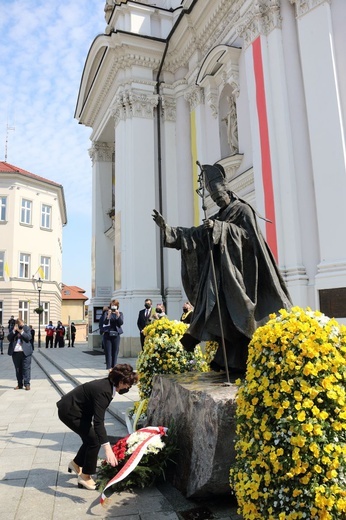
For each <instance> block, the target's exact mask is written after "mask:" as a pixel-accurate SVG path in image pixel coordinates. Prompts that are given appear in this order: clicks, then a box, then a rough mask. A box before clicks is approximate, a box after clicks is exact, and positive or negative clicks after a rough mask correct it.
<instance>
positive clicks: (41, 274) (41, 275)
mask: <svg viewBox="0 0 346 520" xmlns="http://www.w3.org/2000/svg"><path fill="white" fill-rule="evenodd" d="M37 272H38V275H39V277H40V278H41V279H42V280H44V270H43V269H42V266H40V267H39V268H38V269H37Z"/></svg>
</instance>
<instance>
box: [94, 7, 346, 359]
mask: <svg viewBox="0 0 346 520" xmlns="http://www.w3.org/2000/svg"><path fill="white" fill-rule="evenodd" d="M202 4H203V8H202ZM183 5H184V6H186V3H185V4H183ZM256 5H257V4H255V2H252V1H250V0H249V1H247V2H245V1H244V2H241V1H240V0H237V1H235V2H230V3H228V4H227V6H228V7H227V6H226V3H224V2H222V1H221V0H217V1H215V2H208V4H207V5H205V4H204V3H203V2H196V3H194V7H193V9H192V11H191V12H190V13H189V14H186V13H185V15H184V16H182V19H181V22H180V24H179V26H178V27H177V28H176V30H175V32H174V34H173V35H172V37H171V38H170V40H169V45H168V49H167V54H166V55H165V61H164V63H163V67H162V70H161V75H160V78H159V80H160V84H159V94H160V95H161V96H162V97H161V102H162V106H160V105H158V100H157V101H156V104H154V103H153V104H152V105H151V108H152V111H151V112H150V110H149V111H148V112H146V113H145V114H143V113H142V114H138V113H135V112H133V109H134V107H135V104H134V105H131V103H132V101H131V100H130V102H129V101H128V100H127V101H126V100H125V98H123V99H122V101H121V102H120V103H119V104H118V105H117V101H116V99H118V97H117V96H118V94H119V92H120V91H122V89H123V91H124V92H125V91H128V90H129V91H131V88H132V91H135V92H136V94H139V95H142V94H143V95H144V97H145V96H148V95H151V96H155V95H156V86H155V78H156V75H157V70H158V67H159V62H160V60H161V58H162V53H163V49H164V47H163V46H161V47H160V46H159V44H157V42H155V43H154V42H153V41H151V40H150V39H142V40H141V48H140V49H141V50H140V54H141V56H140V57H139V56H137V55H131V59H133V60H134V61H135V62H136V60H137V61H138V60H139V62H140V63H133V65H132V67H129V68H127V69H126V70H125V69H122V67H121V66H120V65H119V70H118V72H117V76H116V78H117V79H114V77H115V76H114V77H112V78H111V75H110V72H111V70H112V66H111V64H110V63H109V64H108V68H107V75H109V76H107V78H106V77H105V78H104V80H102V75H101V77H100V78H99V80H98V81H99V85H98V86H97V87H95V92H96V88H98V89H99V92H100V96H101V92H102V88H103V86H105V85H106V83H107V81H108V82H109V83H110V84H112V89H113V90H112V92H113V93H114V95H113V99H112V103H111V104H112V109H111V111H112V116H114V117H115V120H114V133H115V156H116V159H115V170H116V173H115V175H116V193H117V202H116V215H115V230H114V237H113V239H112V240H113V243H114V246H115V252H114V258H115V266H116V268H115V270H116V273H117V269H118V270H119V271H120V272H121V276H120V277H118V278H117V274H115V287H114V290H115V293H114V294H116V295H117V296H118V297H119V299H121V301H122V310H123V311H124V313H125V315H126V317H125V320H126V326H125V334H124V338H123V345H125V346H126V348H125V347H124V348H125V350H126V349H127V350H126V351H127V352H134V350H135V349H136V348H137V347H138V346H139V341H138V331H137V328H136V319H137V315H138V310H139V309H140V308H142V307H143V302H144V298H146V297H151V298H152V299H153V302H154V304H155V303H156V302H159V301H162V297H165V298H166V302H167V310H168V315H169V317H171V318H173V319H174V318H178V317H179V315H180V309H181V304H182V302H183V300H184V299H185V296H184V291H183V288H182V286H181V280H180V255H179V252H177V251H172V250H167V249H164V251H163V259H164V262H163V265H164V286H163V287H161V271H160V254H161V253H160V251H161V249H160V248H161V243H160V233H159V231H158V229H157V228H156V227H155V224H154V223H153V221H152V218H151V213H152V209H153V208H154V207H155V208H157V209H159V183H158V175H159V171H158V154H159V149H158V146H159V141H158V126H157V123H158V120H157V117H160V123H161V125H160V126H161V129H160V132H161V133H160V138H161V161H162V162H161V166H162V190H163V191H162V196H163V200H162V212H163V214H164V217H165V218H166V219H167V222H168V223H169V224H171V225H174V226H175V225H182V226H188V227H189V226H191V225H193V224H194V225H199V224H200V223H201V221H202V219H203V217H204V214H203V211H202V208H201V200H200V198H198V196H197V194H196V193H195V189H196V187H197V175H198V173H199V170H198V168H197V166H196V164H195V163H196V160H197V159H198V160H199V161H200V162H201V163H202V164H203V163H214V162H215V161H221V163H222V164H223V165H224V167H225V169H226V171H227V175H228V179H229V182H230V185H231V186H232V187H233V186H235V187H239V189H240V195H241V196H246V197H247V200H249V202H251V203H252V204H253V205H254V206H255V207H256V209H257V210H258V212H259V213H260V214H261V215H264V216H265V217H267V218H269V219H270V220H272V223H271V224H270V223H265V222H264V221H262V220H260V221H259V225H260V227H261V229H262V230H263V232H264V234H265V236H266V238H267V241H268V243H269V245H270V246H271V248H272V250H273V253H274V255H275V256H276V257H277V260H278V263H279V266H280V268H281V270H282V273H283V275H284V277H285V280H286V282H287V284H288V287H289V290H290V292H291V295H292V298H293V301H294V303H295V304H298V305H301V306H306V305H310V306H311V307H313V308H318V307H319V293H318V291H319V290H320V289H329V288H339V287H346V247H345V245H344V243H343V241H342V240H340V239H337V238H336V235H335V233H334V232H333V231H331V230H333V229H334V228H335V226H337V225H338V224H337V223H340V222H343V221H344V220H345V215H344V200H345V198H346V175H345V170H346V166H345V162H346V161H345V155H346V154H345V144H344V118H345V110H346V94H345V92H344V91H345V88H344V86H345V83H346V65H345V60H344V52H343V49H344V45H343V43H344V22H345V20H346V9H345V3H344V2H343V0H332V2H328V1H327V0H326V1H323V0H309V2H303V1H301V0H293V1H292V0H281V1H278V2H275V1H274V2H273V1H271V2H269V1H264V0H263V1H262V2H261V6H262V8H263V9H261V12H260V13H259V12H258V10H256ZM135 7H136V10H137V11H136V12H138V13H139V12H142V11H143V12H144V11H145V7H144V6H142V7H141V6H140V5H139V4H138V5H137V6H135ZM118 9H119V13H121V10H122V9H123V10H124V13H123V15H124V17H125V16H128V14H129V12H130V11H131V5H130V4H127V5H126V9H125V7H123V6H119V8H118ZM125 11H126V13H125ZM235 12H236V13H237V14H236V15H235ZM220 13H222V21H221V22H219V24H218V26H217V27H212V23H213V19H214V17H216V16H220ZM239 13H240V14H239ZM238 14H239V18H237V16H238ZM123 15H122V14H121V16H123ZM121 16H120V14H119V20H120V18H121ZM145 16H146V18H145V23H144V22H143V24H142V25H141V27H137V28H136V30H135V32H136V33H139V32H143V31H144V32H145V33H146V34H152V35H153V36H155V37H157V35H158V33H159V31H161V36H163V35H164V33H166V35H167V34H168V33H169V26H171V27H172V25H173V21H174V20H175V19H176V18H177V14H174V15H171V14H170V13H168V12H167V11H165V13H163V12H162V13H160V11H159V10H158V11H157V12H155V9H152V7H150V8H148V10H147V13H146V15H145ZM234 20H236V24H234ZM137 21H138V20H137ZM122 23H125V18H123V22H122ZM126 23H130V25H131V23H133V18H132V19H131V17H130V18H128V19H126ZM154 33H155V34H154ZM124 38H125V37H124ZM126 38H128V37H127V36H126ZM120 41H121V37H120V36H119V34H118V35H117V42H118V44H119V43H120ZM126 41H127V44H128V43H129V40H126ZM156 44H157V45H156ZM134 45H137V51H136V52H138V49H139V47H138V40H137V43H136V44H134ZM155 45H156V47H155ZM218 46H220V47H222V46H224V47H225V49H224V50H225V53H224V54H223V53H222V52H220V55H218V56H216V55H215V62H214V63H211V64H210V67H209V68H208V65H207V64H206V62H207V61H208V59H209V58H210V56H211V54H212V53H213V52H214V51H215V49H216V48H217V47H218ZM230 46H232V47H230ZM236 47H238V48H239V50H237V49H236ZM119 52H120V51H119ZM121 52H122V53H123V52H124V48H123V47H121ZM128 52H129V56H130V53H131V51H130V50H129V51H128ZM160 53H161V54H160ZM210 53H211V54H210ZM146 56H147V58H148V59H147V61H146V62H145V66H143V60H146V58H145V57H146ZM116 57H117V53H116V52H115V54H114V60H116ZM142 58H143V59H142ZM126 59H128V58H126ZM210 59H211V58H210ZM141 60H142V61H141ZM211 61H212V60H211ZM115 62H116V61H115ZM115 62H114V63H115ZM114 67H118V65H114ZM203 67H205V74H204V76H203V74H202V76H201V77H199V73H200V71H201V70H202V69H203ZM218 67H219V69H218ZM93 70H94V69H93ZM105 70H106V69H105ZM110 78H111V79H112V81H111V79H110ZM134 83H135V84H136V86H135V87H133V85H134ZM130 85H132V87H131V86H130ZM141 85H142V86H141ZM143 85H144V86H143ZM136 89H137V90H136ZM115 93H116V95H115ZM232 96H234V98H233V100H234V101H235V105H236V113H237V132H238V143H237V146H236V147H235V148H232V146H231V145H230V142H229V139H230V135H228V133H227V131H228V126H227V123H226V120H227V117H228V111H229V107H230V104H228V101H227V97H232ZM125 97H126V96H125ZM96 98H97V96H96V95H95V100H96ZM100 99H101V97H100ZM103 99H108V103H109V99H110V96H109V95H108V97H104V98H103ZM95 103H96V101H95ZM149 104H150V103H149ZM115 105H117V107H115ZM95 106H96V104H95ZM101 106H102V104H101ZM101 106H99V107H98V109H97V110H96V112H97V111H98V112H99V113H102V117H103V118H105V117H106V114H107V110H108V109H109V107H106V106H102V108H101ZM157 107H159V108H157ZM88 110H89V111H88V114H92V113H93V112H92V107H91V102H90V108H89V107H88ZM119 110H120V113H119ZM119 114H120V115H119ZM96 120H97V117H96V118H95V121H96ZM230 120H231V119H230ZM98 125H99V129H101V122H100V121H99V123H98ZM105 127H106V125H105ZM93 132H94V134H95V132H96V134H95V135H98V134H97V129H96V128H93ZM101 137H102V130H100V138H101ZM330 201H333V202H332V204H331V203H330ZM95 211H100V204H99V205H97V206H96V208H95ZM212 211H213V208H212V207H211V205H210V204H209V206H208V212H212ZM94 218H95V219H96V220H97V218H96V217H94ZM139 221H140V225H139ZM143 228H144V229H145V233H143ZM107 240H108V239H107ZM106 243H107V242H106ZM96 249H97V248H96ZM148 263H149V265H150V269H149V270H148V268H147V265H148ZM96 264H97V260H96ZM96 270H97V269H96ZM161 292H163V294H161ZM345 316H346V309H345Z"/></svg>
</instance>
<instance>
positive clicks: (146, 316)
mask: <svg viewBox="0 0 346 520" xmlns="http://www.w3.org/2000/svg"><path fill="white" fill-rule="evenodd" d="M152 305H153V302H152V301H151V299H150V298H147V299H146V300H145V302H144V309H142V310H140V311H139V313H138V319H137V327H138V330H139V334H140V340H141V347H142V350H143V346H144V340H145V336H144V334H143V332H142V331H143V329H144V328H145V327H146V326H147V325H149V323H150V322H151V320H152V317H151V314H152Z"/></svg>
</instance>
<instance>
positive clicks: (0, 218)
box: [0, 197, 7, 222]
mask: <svg viewBox="0 0 346 520" xmlns="http://www.w3.org/2000/svg"><path fill="white" fill-rule="evenodd" d="M6 203H7V197H0V222H5V221H6Z"/></svg>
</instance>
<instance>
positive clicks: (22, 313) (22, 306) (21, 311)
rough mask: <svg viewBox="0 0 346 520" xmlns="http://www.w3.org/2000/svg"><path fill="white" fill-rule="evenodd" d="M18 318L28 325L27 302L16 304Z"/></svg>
mask: <svg viewBox="0 0 346 520" xmlns="http://www.w3.org/2000/svg"><path fill="white" fill-rule="evenodd" d="M18 317H19V318H20V319H21V320H23V321H24V323H25V324H26V325H27V324H28V318H29V302H28V301H25V300H19V302H18Z"/></svg>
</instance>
